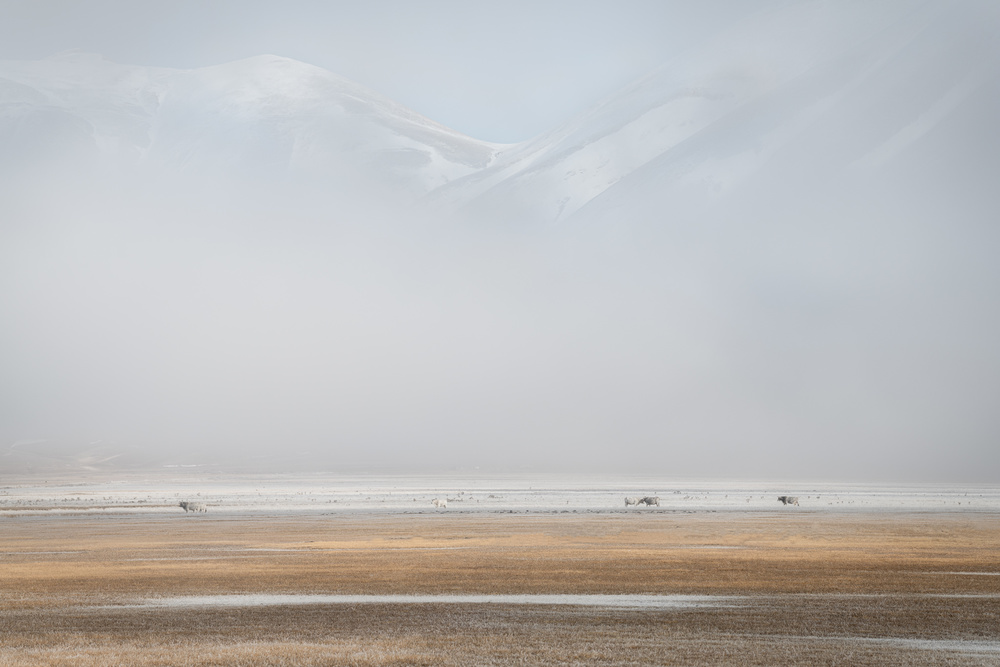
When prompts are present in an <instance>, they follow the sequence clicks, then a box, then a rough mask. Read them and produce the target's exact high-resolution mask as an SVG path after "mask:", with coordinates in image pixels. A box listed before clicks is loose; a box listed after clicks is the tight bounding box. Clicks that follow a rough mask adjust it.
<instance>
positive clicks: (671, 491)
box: [0, 472, 1000, 515]
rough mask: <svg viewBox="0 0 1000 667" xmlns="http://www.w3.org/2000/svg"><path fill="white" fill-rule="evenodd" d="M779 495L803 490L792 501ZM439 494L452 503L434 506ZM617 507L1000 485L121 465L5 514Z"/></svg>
mask: <svg viewBox="0 0 1000 667" xmlns="http://www.w3.org/2000/svg"><path fill="white" fill-rule="evenodd" d="M779 495H792V496H798V497H799V502H800V506H798V507H795V506H787V507H785V506H783V505H781V504H780V503H779V502H778V500H777V497H778V496H779ZM626 496H638V497H642V496H659V498H660V506H659V507H651V508H647V507H638V508H636V507H629V508H626V507H625V503H624V499H625V497H626ZM434 499H441V500H446V501H447V505H448V506H447V508H440V509H438V508H435V507H434V506H432V504H431V503H432V501H433V500H434ZM182 500H188V501H192V502H200V503H203V504H205V505H206V506H207V508H208V512H210V513H213V514H214V513H225V514H242V513H261V512H265V513H331V512H386V513H421V514H426V513H444V512H448V513H455V512H461V513H491V512H528V513H554V512H556V513H558V512H576V513H581V512H584V513H613V512H677V511H700V512H711V511H716V510H718V511H730V512H731V511H740V510H745V511H756V512H760V511H780V512H873V511H918V512H919V511H962V512H975V511H988V512H997V511H1000V486H996V485H975V486H971V485H970V486H959V485H946V484H919V485H917V484H910V485H904V484H862V483H834V482H814V483H803V482H799V483H793V482H777V481H724V480H707V479H705V480H676V479H669V478H663V477H634V476H633V477H608V476H604V477H589V476H569V475H540V474H531V475H527V474H525V475H459V474H455V475H425V476H416V475H407V476H385V475H383V476H372V475H350V476H345V475H332V474H312V475H305V474H296V475H232V476H223V475H220V474H206V473H201V472H189V473H184V474H176V475H175V474H161V473H157V474H147V475H134V474H132V475H129V476H127V477H126V476H125V475H122V476H121V477H118V478H111V477H107V476H104V477H101V478H91V479H88V478H85V477H75V478H61V479H55V478H53V479H42V478H13V479H7V480H3V481H2V482H0V515H3V514H13V513H16V514H18V515H23V514H24V513H120V512H129V513H183V510H181V509H180V507H179V506H178V503H179V502H180V501H182Z"/></svg>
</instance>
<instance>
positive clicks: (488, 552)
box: [0, 512, 1000, 666]
mask: <svg viewBox="0 0 1000 667" xmlns="http://www.w3.org/2000/svg"><path fill="white" fill-rule="evenodd" d="M0 535H2V539H3V541H2V547H0V552H2V555H0V591H3V598H2V600H3V601H2V603H0V666H5V665H24V664H45V665H48V664H53V665H62V664H65V665H71V664H72V665H109V664H130V665H133V664H134V665H166V664H170V665H212V664H233V665H240V664H273V665H283V664H295V665H397V664H400V665H401V664H406V665H409V664H418V665H419V664H435V665H436V664H454V665H460V664H461V665H466V664H482V665H494V664H495V665H517V664H616V665H625V664H635V665H640V664H685V665H701V664H705V665H708V664H711V665H797V664H852V665H866V664H867V665H910V664H912V665H917V664H920V665H924V664H940V665H952V664H954V665H959V664H961V665H971V664H975V665H981V664H1000V653H996V652H993V653H989V652H987V653H980V654H965V653H959V652H956V651H953V650H939V649H935V648H929V647H927V646H920V645H911V644H907V643H905V642H901V641H898V640H937V641H966V642H968V641H987V642H992V643H993V644H994V645H995V644H996V643H997V642H1000V576H969V575H958V574H946V573H949V572H985V571H990V572H998V571H1000V520H998V517H997V516H994V515H988V514H967V515H963V514H957V513H955V514H915V513H912V514H905V513H902V514H898V515H892V516H886V515H833V514H810V513H805V512H802V513H796V514H788V513H782V514H771V513H767V514H751V513H746V514H736V513H733V514H723V513H718V514H716V513H711V514H708V513H703V514H681V513H670V512H661V513H653V512H650V513H644V514H641V515H640V514H633V515H613V516H567V515H542V516H530V515H529V516H525V515H520V516H517V515H497V516H485V517H484V516H481V515H475V516H470V515H460V514H451V515H428V516H387V515H369V516H359V515H334V516H328V517H318V516H309V517H302V516H299V517H281V518H278V517H270V518H269V517H260V518H253V519H247V518H227V517H224V516H209V517H185V516H184V515H178V516H177V517H152V518H151V517H136V516H120V517H96V518H88V517H79V516H77V517H72V518H67V517H58V516H55V517H17V518H4V519H0ZM44 552H55V553H44ZM258 592H260V593H268V592H269V593H449V592H465V593H710V594H729V595H750V596H752V597H751V598H750V599H749V600H748V601H747V604H743V605H740V606H735V607H721V608H704V609H681V610H662V611H654V612H651V611H648V610H647V611H631V610H611V609H608V610H601V609H585V608H571V607H569V608H547V607H537V606H521V607H516V606H508V605H398V604H397V605H374V604H366V605H356V606H349V605H306V606H291V607H256V608H231V609H222V608H214V609H197V610H178V609H169V608H156V609H149V608H146V609H142V608H132V609H122V608H111V609H93V608H91V609H82V608H81V607H80V605H94V604H105V603H119V602H123V601H128V600H135V599H137V598H142V597H149V596H160V595H182V594H207V593H258ZM928 593H933V594H938V595H939V596H928V595H926V594H928ZM956 594H961V595H964V596H968V595H979V596H980V597H955V595H956ZM886 638H890V639H891V640H892V641H890V642H888V643H887V642H886Z"/></svg>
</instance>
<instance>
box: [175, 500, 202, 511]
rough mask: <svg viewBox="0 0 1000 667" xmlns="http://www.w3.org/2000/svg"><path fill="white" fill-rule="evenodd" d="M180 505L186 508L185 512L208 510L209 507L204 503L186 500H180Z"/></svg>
mask: <svg viewBox="0 0 1000 667" xmlns="http://www.w3.org/2000/svg"><path fill="white" fill-rule="evenodd" d="M180 507H182V508H184V513H185V514H187V513H188V512H207V511H208V507H207V506H205V505H204V504H202V503H190V502H188V501H186V500H182V501H181V502H180Z"/></svg>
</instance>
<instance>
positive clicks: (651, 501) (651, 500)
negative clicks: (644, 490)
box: [639, 496, 660, 507]
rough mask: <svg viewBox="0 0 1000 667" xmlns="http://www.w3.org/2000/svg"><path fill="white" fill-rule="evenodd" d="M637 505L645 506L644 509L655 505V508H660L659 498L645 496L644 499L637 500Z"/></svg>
mask: <svg viewBox="0 0 1000 667" xmlns="http://www.w3.org/2000/svg"><path fill="white" fill-rule="evenodd" d="M639 504H640V505H645V506H646V507H652V506H653V505H656V506H657V507H659V506H660V497H659V496H646V497H645V498H640V499H639Z"/></svg>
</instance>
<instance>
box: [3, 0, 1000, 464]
mask: <svg viewBox="0 0 1000 667" xmlns="http://www.w3.org/2000/svg"><path fill="white" fill-rule="evenodd" d="M785 4H786V5H787V7H785V8H783V9H782V10H781V11H777V12H764V13H762V14H759V15H757V16H756V17H755V18H753V19H752V20H750V21H748V22H744V23H742V24H741V26H740V27H737V28H735V29H734V30H735V32H729V33H723V34H722V35H721V36H718V37H716V41H709V42H707V44H708V45H707V46H705V47H701V48H696V49H694V50H692V51H690V52H689V53H688V54H687V55H685V56H682V57H680V58H679V59H677V60H674V61H671V62H670V63H667V64H666V65H664V67H663V68H662V69H661V70H659V71H658V72H655V73H653V74H652V75H651V76H650V77H648V78H646V79H644V80H641V81H639V82H637V83H636V84H634V85H633V86H630V87H628V88H626V89H625V90H623V91H621V92H620V93H617V94H612V95H610V96H609V97H608V99H607V100H606V101H605V102H604V103H603V104H602V105H599V106H598V107H595V108H594V109H591V110H589V111H588V110H581V112H582V113H581V115H580V116H578V117H577V118H576V119H575V120H571V121H569V122H568V123H566V124H565V125H563V126H560V127H557V128H554V129H553V130H552V132H550V133H548V134H543V135H542V136H541V137H539V138H537V139H535V140H534V141H531V142H525V143H524V144H518V145H515V146H499V145H494V144H488V143H485V142H478V141H475V140H474V139H469V138H466V137H462V136H461V135H457V133H449V132H448V131H447V130H446V129H445V128H440V126H436V125H435V124H434V123H432V122H431V121H428V120H427V119H422V118H421V117H419V116H416V115H415V114H412V112H408V111H407V110H405V109H402V108H401V107H400V108H397V107H395V106H393V105H392V104H391V103H390V102H388V101H385V102H384V104H383V102H381V101H379V100H382V99H383V98H380V97H378V96H374V93H371V92H370V91H366V90H364V89H362V88H360V87H359V88H357V89H354V88H350V85H353V84H350V82H343V81H341V80H340V79H339V78H336V77H333V75H328V73H323V72H322V71H319V72H317V71H316V70H315V69H310V68H309V67H308V66H305V65H301V64H299V63H294V62H293V61H284V60H281V59H273V58H263V59H256V60H252V61H241V63H242V64H230V65H226V66H222V69H221V70H220V69H218V68H216V69H213V70H211V71H205V70H194V71H191V72H181V73H176V72H172V71H168V70H155V71H154V70H148V69H146V68H130V69H129V68H126V70H121V69H114V67H115V66H113V65H112V64H111V63H106V62H103V61H100V60H99V59H96V60H95V58H94V57H93V56H88V55H85V54H68V55H63V56H60V58H61V59H62V60H61V61H60V62H61V63H62V64H60V62H56V61H59V60H60V59H58V58H57V59H55V60H52V61H48V63H47V64H43V65H37V64H34V65H30V64H29V65H26V64H24V63H0V121H2V125H0V140H2V142H3V149H4V152H3V153H2V154H0V176H2V177H3V184H2V185H0V193H2V200H0V220H2V223H0V224H2V227H0V234H2V236H0V313H2V314H3V316H2V322H0V369H2V379H0V455H2V456H0V468H2V466H3V461H4V457H6V459H7V460H9V461H10V460H13V459H14V458H15V456H14V453H15V452H16V451H17V450H19V449H26V448H31V447H35V446H38V445H37V444H35V443H49V444H52V443H59V444H60V446H65V447H67V448H69V449H72V448H74V447H76V448H78V449H86V448H88V447H95V446H108V447H111V448H112V449H114V448H118V449H120V450H121V451H131V452H140V453H141V455H142V456H140V457H139V458H142V457H146V460H149V461H155V462H157V463H163V462H169V463H171V464H187V463H192V464H193V463H217V464H224V465H228V466H231V467H239V466H241V465H244V464H247V465H249V463H248V462H249V461H251V460H252V461H258V462H259V461H261V460H265V461H266V463H265V464H263V465H265V466H267V467H270V468H271V469H282V467H286V468H297V469H303V468H306V469H321V470H328V471H337V470H344V469H356V468H379V469H399V470H407V469H411V470H449V469H471V468H474V467H477V466H478V467H480V468H482V469H484V470H521V469H527V470H547V471H590V472H599V471H618V472H642V473H648V474H661V475H677V476H694V475H700V476H728V477H732V476H758V477H761V476H763V477H770V478H773V477H793V476H797V477H801V478H811V479H814V478H821V477H827V478H829V477H841V478H858V479H872V478H892V479H941V480H973V479H978V480H992V481H995V480H996V479H997V471H998V470H1000V447H998V446H997V442H998V436H1000V417H998V416H997V409H996V406H997V405H998V404H1000V400H998V399H1000V353H998V351H997V346H996V342H995V338H996V332H997V331H998V324H1000V322H998V319H1000V318H998V311H997V305H998V296H1000V294H998V291H1000V280H998V278H1000V275H998V268H997V262H996V257H997V249H998V244H997V241H998V239H997V228H996V217H997V216H996V214H997V212H998V211H1000V201H998V195H997V194H996V193H995V192H994V187H995V186H994V182H995V180H996V176H997V174H998V173H1000V169H998V167H1000V159H998V157H997V155H1000V133H998V132H997V129H996V126H995V121H996V118H997V117H998V115H997V112H998V111H1000V77H998V72H1000V69H998V62H1000V59H998V49H997V47H996V46H994V44H996V43H997V40H996V39H995V37H996V27H997V14H996V12H995V10H993V8H992V6H991V4H990V3H988V2H983V3H976V2H958V3H929V4H920V3H909V2H888V3H870V2H864V3H850V2H840V3H818V2H804V3H802V2H800V3H785ZM803 34H806V35H807V37H808V38H803V36H802V35H803ZM720 45H721V46H720ZM741 49H742V50H741ZM748 49H749V51H748ZM748 52H749V53H752V54H754V56H755V57H756V58H757V60H755V61H754V62H753V63H752V65H753V67H756V69H753V67H751V68H750V69H751V70H752V74H751V75H747V74H746V71H747V70H746V69H744V68H742V67H743V66H744V65H746V64H747V53H748ZM67 61H68V62H69V63H70V66H71V67H76V68H80V69H79V70H78V71H86V72H89V74H87V75H86V76H85V77H84V79H83V81H84V84H80V80H81V79H80V78H79V76H77V78H75V79H74V78H73V77H69V78H67V79H65V81H64V82H63V83H58V82H57V83H55V84H53V83H52V76H54V75H53V74H52V72H54V71H60V72H62V71H65V70H64V69H60V68H63V67H65V66H66V62H67ZM53 63H54V64H53ZM109 67H111V68H112V69H111V70H109V69H108V68H109ZM26 68H27V69H26ZM32 68H34V69H32ZM39 68H40V69H39ZM275 68H277V70H276V69H275ZM303 68H305V69H303ZM29 70H30V71H29ZM108 71H114V72H117V73H118V74H115V75H114V76H112V77H110V78H109V79H108V80H107V81H111V83H107V81H105V80H101V82H99V80H98V78H94V77H97V76H98V75H97V74H94V73H95V72H108ZM123 71H126V74H127V76H126V75H123V74H121V73H122V72H123ZM220 71H221V72H224V73H225V76H223V77H222V78H216V76H215V74H213V72H214V73H216V74H217V73H218V72H220ZM275 71H280V72H284V74H282V75H281V76H279V77H277V78H276V79H275V80H276V81H278V82H279V83H282V85H284V84H285V83H287V82H288V81H289V80H291V79H290V78H289V77H292V78H293V79H294V77H299V76H301V77H304V78H302V79H294V80H296V81H300V80H301V81H305V80H306V79H308V81H314V80H318V79H321V80H322V81H323V82H325V83H323V86H325V87H323V88H322V89H319V88H316V87H314V86H312V84H308V85H306V84H303V86H304V87H302V88H297V89H295V90H291V91H285V92H283V93H282V94H281V95H278V94H276V93H275V94H271V93H273V92H274V90H273V89H271V88H267V87H266V86H264V92H265V93H266V94H262V95H261V96H259V97H255V96H254V95H250V94H249V93H248V92H247V91H248V85H247V84H246V83H245V82H246V81H265V79H266V78H267V76H269V74H268V73H273V72H275ZM26 72H27V73H26ZM234 72H235V73H234ZM31 77H35V78H34V79H32V78H31ZM87 77H90V78H87ZM136 77H139V78H141V79H142V80H143V81H148V82H152V83H146V84H143V85H141V86H138V87H137V86H134V85H133V83H130V82H134V81H135V80H136ZM144 77H145V78H144ZM239 77H245V78H242V79H239V80H240V81H243V82H244V83H243V84H241V85H240V86H239V87H236V88H233V89H232V90H230V88H228V87H227V81H232V80H236V78H239ZM315 77H318V79H315ZM331 77H333V78H331ZM66 81H68V82H69V83H66ZM123 81H124V82H125V83H122V82H123ZM178 82H179V83H178ZM206 82H207V83H206ZM254 85H257V84H254ZM261 85H263V84H261ZM343 86H347V87H348V88H349V89H350V98H351V100H353V102H350V103H349V102H345V101H344V100H345V99H346V98H344V97H338V96H341V95H343V94H344V92H343V91H344V90H345V89H346V88H344V87H343ZM136 90H144V91H146V92H149V93H150V94H151V95H153V97H148V98H147V97H141V96H137V93H135V92H134V91H136ZM317 90H319V92H316V91H317ZM150 91H152V92H150ZM164 91H165V92H164ZM206 91H211V94H209V93H206ZM234 91H235V92H234ZM268 91H270V92H268ZM678 99H681V100H682V102H681V103H677V104H675V105H674V106H673V107H670V106H668V104H673V103H674V102H676V100H678ZM689 99H694V100H697V102H696V103H693V104H689V103H688V102H686V101H684V100H689ZM351 104H355V105H356V106H354V107H351V106H350V105H351ZM337 105H340V106H337ZM379 105H383V106H379ZM334 108H338V109H340V108H342V109H346V110H347V111H345V112H343V114H342V115H343V118H340V117H338V116H337V115H336V114H337V113H340V112H334V111H330V109H334ZM373 109H375V110H376V111H373ZM664 110H666V111H664ZM168 112H169V113H168ZM658 114H659V115H658ZM338 118H340V120H338ZM401 118H402V119H403V120H400V119H401ZM343 123H353V124H351V125H349V126H345V125H343ZM668 123H669V124H671V125H669V127H668ZM344 127H348V128H349V129H347V130H344V129H343V128H344ZM674 127H676V128H679V129H676V130H674V129H670V131H667V129H669V128H674ZM665 128H667V129H665ZM684 128H688V129H684ZM689 130H690V131H689ZM442 186H443V187H442ZM262 457H263V458H262ZM257 465H260V464H257Z"/></svg>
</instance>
